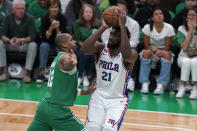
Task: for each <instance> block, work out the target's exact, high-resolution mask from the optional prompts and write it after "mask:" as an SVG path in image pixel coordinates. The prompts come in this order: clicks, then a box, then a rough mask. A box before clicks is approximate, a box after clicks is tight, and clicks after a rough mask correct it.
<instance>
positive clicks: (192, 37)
mask: <svg viewBox="0 0 197 131" xmlns="http://www.w3.org/2000/svg"><path fill="white" fill-rule="evenodd" d="M177 39H178V42H179V43H180V45H181V52H180V53H179V56H178V61H177V63H178V65H179V67H180V68H181V77H180V80H181V82H180V87H179V88H178V93H177V94H176V97H178V98H181V97H183V96H184V94H185V91H186V89H185V86H186V83H187V82H188V81H189V80H190V73H191V79H192V82H193V88H192V90H191V93H190V98H191V99H197V66H196V65H197V51H195V52H196V55H195V56H193V57H192V56H190V55H189V50H191V49H197V9H196V8H191V9H189V10H188V13H187V20H185V22H184V24H183V25H182V26H180V27H179V29H178V34H177Z"/></svg>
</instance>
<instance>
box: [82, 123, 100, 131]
mask: <svg viewBox="0 0 197 131" xmlns="http://www.w3.org/2000/svg"><path fill="white" fill-rule="evenodd" d="M85 128H86V131H100V130H101V126H100V125H99V124H97V123H95V122H88V123H86V125H85Z"/></svg>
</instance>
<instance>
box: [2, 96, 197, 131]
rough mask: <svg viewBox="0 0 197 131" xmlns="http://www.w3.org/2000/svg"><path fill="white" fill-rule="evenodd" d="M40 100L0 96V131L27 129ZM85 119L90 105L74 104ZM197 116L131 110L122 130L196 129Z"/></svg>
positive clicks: (180, 130) (189, 130) (75, 110)
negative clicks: (19, 99) (13, 98)
mask: <svg viewBox="0 0 197 131" xmlns="http://www.w3.org/2000/svg"><path fill="white" fill-rule="evenodd" d="M37 104H38V103H37V102H28V101H15V100H5V99H0V131H26V129H27V127H28V125H29V124H30V123H31V121H32V119H33V116H34V114H35V111H36V108H37ZM71 109H72V110H73V112H74V114H75V115H76V116H77V117H79V118H80V119H81V120H82V121H83V122H84V121H85V118H86V112H87V106H73V107H72V108H71ZM196 123H197V116H196V115H184V114H173V113H159V112H148V111H137V110H128V111H127V112H126V115H125V118H124V121H123V124H122V126H121V128H120V131H197V124H196Z"/></svg>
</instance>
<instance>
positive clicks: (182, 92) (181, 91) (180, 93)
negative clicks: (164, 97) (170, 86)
mask: <svg viewBox="0 0 197 131" xmlns="http://www.w3.org/2000/svg"><path fill="white" fill-rule="evenodd" d="M184 95H185V87H183V86H181V87H179V90H178V93H177V94H176V97H177V98H182V97H183V96H184Z"/></svg>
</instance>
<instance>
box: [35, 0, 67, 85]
mask: <svg viewBox="0 0 197 131" xmlns="http://www.w3.org/2000/svg"><path fill="white" fill-rule="evenodd" d="M60 9H61V3H60V1H59V0H49V4H48V11H49V13H47V14H46V15H45V16H44V17H42V19H41V32H42V36H41V37H42V38H41V44H40V48H39V60H40V73H39V75H38V78H37V79H36V82H38V83H42V82H44V80H45V77H44V70H45V68H46V66H47V62H48V56H49V54H50V52H53V53H54V54H56V53H57V48H56V46H55V44H54V42H55V41H54V40H55V37H56V35H57V34H58V33H66V32H67V31H66V24H67V20H66V18H65V17H64V16H63V15H62V14H61V13H60Z"/></svg>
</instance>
